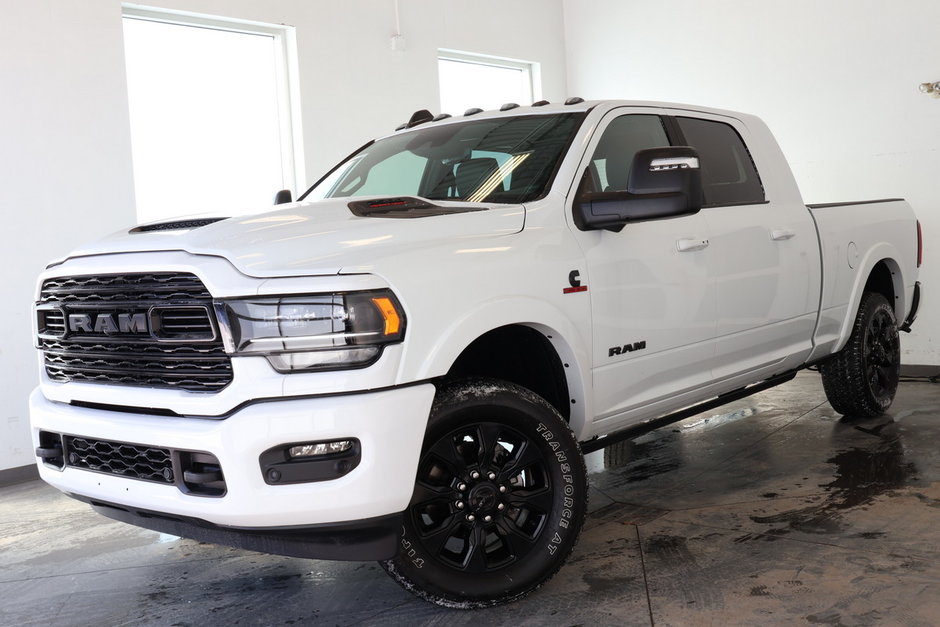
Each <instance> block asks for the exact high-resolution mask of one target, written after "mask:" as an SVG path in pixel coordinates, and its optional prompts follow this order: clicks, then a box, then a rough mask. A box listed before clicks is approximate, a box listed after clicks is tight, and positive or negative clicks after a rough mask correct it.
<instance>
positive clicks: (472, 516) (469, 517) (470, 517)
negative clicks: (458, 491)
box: [467, 514, 477, 522]
mask: <svg viewBox="0 0 940 627" xmlns="http://www.w3.org/2000/svg"><path fill="white" fill-rule="evenodd" d="M476 519H477V517H476V516H474V515H473V514H467V520H469V521H470V522H473V521H474V520H476Z"/></svg>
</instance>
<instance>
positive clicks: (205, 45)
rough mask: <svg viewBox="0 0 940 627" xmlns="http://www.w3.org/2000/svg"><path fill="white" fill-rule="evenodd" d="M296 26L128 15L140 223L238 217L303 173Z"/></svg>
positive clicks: (127, 48)
mask: <svg viewBox="0 0 940 627" xmlns="http://www.w3.org/2000/svg"><path fill="white" fill-rule="evenodd" d="M292 35H293V34H292V32H291V29H290V27H283V26H273V25H272V26H269V25H263V24H254V23H245V22H236V21H227V20H223V19H217V18H206V17H202V16H192V15H184V14H176V13H163V12H154V11H149V10H140V9H131V8H125V9H124V45H125V55H126V63H127V82H128V95H129V101H130V119H131V141H132V151H133V158H134V181H135V187H136V192H137V218H138V220H139V221H141V222H149V221H153V220H162V219H166V218H171V217H176V216H181V215H190V214H197V213H206V212H211V213H216V214H220V215H239V214H245V213H250V212H253V211H258V210H262V209H265V208H267V207H269V206H270V205H271V203H272V198H273V196H274V193H275V192H277V191H278V190H279V189H290V190H295V188H296V186H297V182H298V175H297V173H298V172H300V171H301V169H302V165H303V164H302V158H301V156H300V154H299V147H300V142H299V141H295V140H294V138H295V137H299V132H300V129H299V127H298V125H299V117H298V116H297V115H296V113H295V112H296V111H297V104H296V98H292V97H291V95H292V91H293V90H292V88H291V81H290V80H289V78H290V76H291V74H292V67H291V61H292V58H293V56H292V50H293V45H292V44H293V41H292Z"/></svg>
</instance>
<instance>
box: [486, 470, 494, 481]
mask: <svg viewBox="0 0 940 627" xmlns="http://www.w3.org/2000/svg"><path fill="white" fill-rule="evenodd" d="M486 476H487V478H489V480H490V481H493V480H494V479H496V473H495V472H491V473H490V474H488V475H486Z"/></svg>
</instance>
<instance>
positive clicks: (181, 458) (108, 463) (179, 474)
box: [37, 431, 226, 497]
mask: <svg viewBox="0 0 940 627" xmlns="http://www.w3.org/2000/svg"><path fill="white" fill-rule="evenodd" d="M44 438H45V439H44ZM56 442H61V444H59V447H60V448H59V451H60V452H61V458H59V460H60V462H61V465H59V466H55V462H56V458H54V453H55V452H56V449H55V448H54V444H55V443H56ZM44 443H45V444H44ZM40 444H41V446H40V448H39V449H37V455H39V454H40V451H46V452H47V454H46V455H45V456H43V455H40V456H41V457H43V461H44V463H46V464H47V465H53V466H55V467H57V468H60V469H61V468H64V467H66V466H67V467H69V468H77V469H80V470H88V471H91V472H100V473H103V474H108V475H117V476H120V477H124V478H127V479H136V480H138V481H149V482H151V483H160V484H163V485H172V486H176V487H177V488H178V489H179V490H181V491H182V492H185V493H187V494H193V495H196V496H215V497H219V496H224V495H225V492H226V485H225V477H224V476H223V474H222V466H221V465H220V464H219V460H218V458H216V457H215V456H214V455H212V454H210V453H203V452H196V451H180V450H175V449H170V448H161V447H156V446H148V445H144V444H132V443H128V442H115V441H113V440H99V439H96V438H88V437H82V436H73V435H65V436H61V435H59V434H57V433H50V432H47V431H43V432H40ZM47 445H48V446H47ZM63 445H64V446H63Z"/></svg>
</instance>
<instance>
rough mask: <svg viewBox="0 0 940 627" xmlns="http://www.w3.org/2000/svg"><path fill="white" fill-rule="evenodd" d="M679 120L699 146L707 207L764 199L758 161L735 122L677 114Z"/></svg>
mask: <svg viewBox="0 0 940 627" xmlns="http://www.w3.org/2000/svg"><path fill="white" fill-rule="evenodd" d="M676 122H677V123H678V125H679V129H680V130H681V131H682V134H683V135H684V136H685V141H686V142H687V143H688V144H689V145H690V146H692V147H693V148H695V149H696V150H698V153H699V158H700V160H701V165H702V190H703V192H704V194H705V206H706V207H713V206H716V205H750V204H756V203H762V202H764V186H763V185H762V184H761V182H760V177H759V176H758V174H757V169H756V168H755V167H754V161H753V160H752V159H751V154H750V153H749V152H748V151H747V147H745V145H744V141H742V139H741V136H740V135H738V132H737V131H735V130H734V128H733V127H732V126H730V125H729V124H725V123H724V122H714V121H712V120H700V119H697V118H676Z"/></svg>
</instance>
